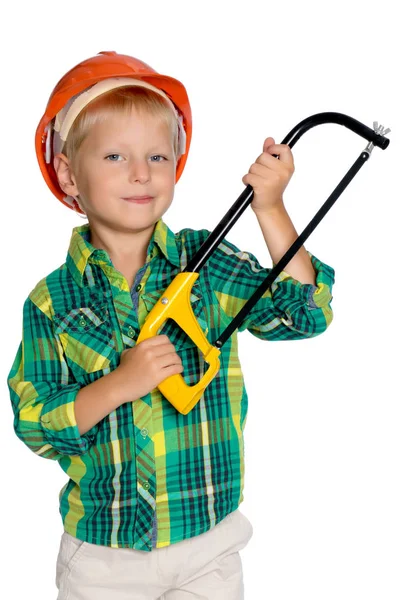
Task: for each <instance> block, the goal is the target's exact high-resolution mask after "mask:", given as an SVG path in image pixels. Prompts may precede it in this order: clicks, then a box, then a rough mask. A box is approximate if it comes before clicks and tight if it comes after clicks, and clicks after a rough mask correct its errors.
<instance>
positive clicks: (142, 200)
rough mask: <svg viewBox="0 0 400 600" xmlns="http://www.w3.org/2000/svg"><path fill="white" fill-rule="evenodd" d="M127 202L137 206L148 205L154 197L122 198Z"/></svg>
mask: <svg viewBox="0 0 400 600" xmlns="http://www.w3.org/2000/svg"><path fill="white" fill-rule="evenodd" d="M122 200H126V201H127V202H134V203H136V204H147V203H148V202H151V200H153V196H131V197H130V198H122Z"/></svg>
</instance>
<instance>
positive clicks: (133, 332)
mask: <svg viewBox="0 0 400 600" xmlns="http://www.w3.org/2000/svg"><path fill="white" fill-rule="evenodd" d="M128 335H129V337H131V338H133V337H134V335H135V330H134V329H133V327H131V326H130V325H129V327H128Z"/></svg>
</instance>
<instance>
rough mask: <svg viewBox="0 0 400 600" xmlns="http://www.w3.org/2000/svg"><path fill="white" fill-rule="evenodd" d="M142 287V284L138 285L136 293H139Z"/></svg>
mask: <svg viewBox="0 0 400 600" xmlns="http://www.w3.org/2000/svg"><path fill="white" fill-rule="evenodd" d="M142 287H143V286H142V284H141V283H139V285H137V286H136V291H137V292H140V290H141V289H142Z"/></svg>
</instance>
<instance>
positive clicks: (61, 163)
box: [53, 152, 79, 196]
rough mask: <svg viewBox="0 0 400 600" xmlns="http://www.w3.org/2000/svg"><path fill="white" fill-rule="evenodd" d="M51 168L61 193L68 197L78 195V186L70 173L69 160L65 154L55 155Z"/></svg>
mask: <svg viewBox="0 0 400 600" xmlns="http://www.w3.org/2000/svg"><path fill="white" fill-rule="evenodd" d="M53 166H54V170H55V172H56V175H57V179H58V183H59V184H60V188H61V189H62V191H63V192H65V193H66V194H67V195H68V196H77V195H78V194H79V190H78V186H77V184H76V179H75V176H74V174H73V173H72V171H71V167H70V163H69V159H68V158H67V157H66V156H65V154H62V153H61V152H60V153H58V154H56V155H55V157H54V159H53Z"/></svg>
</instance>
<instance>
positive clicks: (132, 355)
mask: <svg viewBox="0 0 400 600" xmlns="http://www.w3.org/2000/svg"><path fill="white" fill-rule="evenodd" d="M115 371H118V372H119V379H120V388H121V404H124V403H125V402H132V401H134V400H137V399H138V398H141V397H142V396H145V395H146V394H148V393H149V392H151V391H152V390H154V388H156V387H157V386H158V384H159V383H161V382H162V381H164V379H166V378H167V377H170V375H175V374H177V373H182V371H183V366H182V361H181V359H180V357H179V356H178V355H177V353H176V352H175V347H174V345H173V344H172V343H171V342H170V341H169V338H168V336H166V335H156V336H155V337H152V338H149V339H147V340H143V342H140V343H139V344H137V345H136V346H134V347H133V348H128V349H127V350H124V351H123V352H122V354H121V358H120V363H119V365H118V367H117V368H116V369H115Z"/></svg>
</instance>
